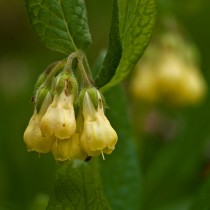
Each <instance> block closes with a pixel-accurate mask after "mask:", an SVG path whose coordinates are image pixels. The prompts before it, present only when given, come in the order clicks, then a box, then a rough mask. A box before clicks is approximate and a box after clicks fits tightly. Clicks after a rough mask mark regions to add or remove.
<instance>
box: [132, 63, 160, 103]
mask: <svg viewBox="0 0 210 210" xmlns="http://www.w3.org/2000/svg"><path fill="white" fill-rule="evenodd" d="M130 90H131V93H132V94H133V96H134V97H135V98H136V99H141V100H145V101H148V102H156V101H157V100H158V94H157V87H156V75H155V72H154V69H153V66H152V65H151V64H148V63H142V64H139V65H138V66H137V67H136V71H135V74H134V75H133V77H132V80H131V84H130Z"/></svg>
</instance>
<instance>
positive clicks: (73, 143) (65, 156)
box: [52, 133, 87, 161]
mask: <svg viewBox="0 0 210 210" xmlns="http://www.w3.org/2000/svg"><path fill="white" fill-rule="evenodd" d="M52 153H53V155H54V158H55V159H56V160H58V161H65V160H75V159H80V160H85V158H86V157H87V154H86V153H85V152H84V151H83V150H82V148H81V146H80V134H78V133H74V134H73V136H72V137H71V138H70V139H65V140H63V141H55V142H54V144H53V146H52Z"/></svg>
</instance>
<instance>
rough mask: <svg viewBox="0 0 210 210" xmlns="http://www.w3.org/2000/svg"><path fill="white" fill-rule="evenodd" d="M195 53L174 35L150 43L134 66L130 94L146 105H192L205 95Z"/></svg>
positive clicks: (204, 85)
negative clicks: (142, 56)
mask: <svg viewBox="0 0 210 210" xmlns="http://www.w3.org/2000/svg"><path fill="white" fill-rule="evenodd" d="M194 51H195V49H192V47H191V46H190V45H187V44H186V43H185V42H184V41H183V40H181V38H180V37H177V36H176V35H174V34H165V35H164V36H163V37H162V40H159V42H158V43H156V44H155V43H153V44H152V45H151V46H150V47H149V48H148V50H147V52H146V54H145V56H144V58H143V59H142V60H141V61H140V62H139V63H138V65H137V66H136V70H135V72H134V76H133V77H132V80H131V83H130V84H131V85H130V89H131V93H132V94H133V96H134V97H135V98H137V99H140V100H142V101H146V102H150V103H159V102H160V103H168V104H172V105H190V104H195V103H197V102H199V101H201V99H202V98H203V97H204V95H205V93H206V89H207V88H206V82H205V80H204V78H203V76H202V74H201V71H200V70H199V68H198V65H197V63H196V60H197V59H196V53H195V52H194Z"/></svg>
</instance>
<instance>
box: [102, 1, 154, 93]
mask: <svg viewBox="0 0 210 210" xmlns="http://www.w3.org/2000/svg"><path fill="white" fill-rule="evenodd" d="M118 4H119V18H120V19H119V26H120V38H121V43H122V50H123V51H122V58H121V60H120V63H119V66H118V68H117V70H116V72H115V75H114V76H113V78H112V79H111V80H110V82H109V83H108V84H106V85H105V86H104V87H102V91H105V90H107V89H109V88H110V87H112V86H113V85H115V84H117V83H119V82H120V81H121V80H122V79H124V78H125V77H126V76H127V75H128V73H129V72H130V71H131V70H132V69H133V68H134V66H135V65H136V63H137V61H138V60H139V59H140V57H141V56H142V54H143V52H144V50H145V48H146V47H147V45H148V44H149V41H150V38H151V34H152V30H153V27H154V24H155V18H156V7H155V2H154V0H121V1H119V2H118Z"/></svg>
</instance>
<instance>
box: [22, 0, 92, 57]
mask: <svg viewBox="0 0 210 210" xmlns="http://www.w3.org/2000/svg"><path fill="white" fill-rule="evenodd" d="M25 2H26V7H27V10H28V14H29V18H30V21H31V24H32V26H33V28H34V30H35V32H36V33H37V34H38V36H39V37H40V38H41V40H42V41H43V42H44V43H45V44H46V46H47V47H48V48H50V49H52V50H55V51H59V52H62V53H64V54H66V55H68V54H70V53H71V52H72V51H75V50H77V49H81V50H86V49H87V47H88V46H89V44H90V42H91V36H90V33H89V29H88V24H87V17H86V8H85V3H84V0H25Z"/></svg>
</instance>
